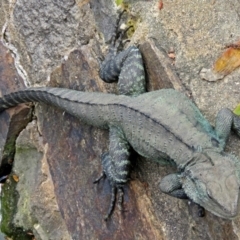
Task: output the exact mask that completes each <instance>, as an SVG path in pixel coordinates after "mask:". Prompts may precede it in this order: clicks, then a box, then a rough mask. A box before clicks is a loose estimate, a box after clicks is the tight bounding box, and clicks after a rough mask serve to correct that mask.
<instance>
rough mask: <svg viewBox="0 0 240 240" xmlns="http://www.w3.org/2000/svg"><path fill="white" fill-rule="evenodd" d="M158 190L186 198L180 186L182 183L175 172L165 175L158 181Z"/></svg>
mask: <svg viewBox="0 0 240 240" xmlns="http://www.w3.org/2000/svg"><path fill="white" fill-rule="evenodd" d="M159 187H160V190H161V191H162V192H164V193H166V194H168V195H170V196H172V197H176V198H180V199H188V197H187V195H186V193H185V192H184V190H183V188H182V183H181V181H180V178H179V176H178V174H177V173H172V174H169V175H167V176H165V177H164V178H163V179H162V181H161V182H160V186H159Z"/></svg>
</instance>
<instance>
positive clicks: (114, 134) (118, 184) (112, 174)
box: [94, 126, 130, 220]
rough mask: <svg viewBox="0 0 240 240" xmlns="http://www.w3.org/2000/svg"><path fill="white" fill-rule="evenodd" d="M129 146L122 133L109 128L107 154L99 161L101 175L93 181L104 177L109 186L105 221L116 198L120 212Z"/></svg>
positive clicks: (128, 162)
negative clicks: (108, 201)
mask: <svg viewBox="0 0 240 240" xmlns="http://www.w3.org/2000/svg"><path fill="white" fill-rule="evenodd" d="M129 148H130V147H129V144H128V142H127V141H126V140H125V137H124V135H123V133H122V131H121V130H120V129H119V128H117V127H114V126H112V127H111V128H110V146H109V152H106V153H104V154H102V156H101V161H102V167H103V174H102V175H101V176H100V177H99V178H98V179H97V180H95V182H94V183H97V182H99V181H100V180H101V179H102V178H103V177H106V178H107V180H108V181H109V183H110V186H111V201H110V205H109V208H108V212H107V215H106V217H105V218H104V219H105V220H107V219H109V217H110V215H111V214H112V212H113V210H114V207H115V203H116V198H117V204H118V206H119V208H120V210H122V203H123V186H124V185H125V184H126V183H127V181H128V180H129V172H130V161H129V160H128V159H129V155H130V153H129Z"/></svg>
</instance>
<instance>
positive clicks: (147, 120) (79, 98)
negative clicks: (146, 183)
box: [0, 17, 240, 220]
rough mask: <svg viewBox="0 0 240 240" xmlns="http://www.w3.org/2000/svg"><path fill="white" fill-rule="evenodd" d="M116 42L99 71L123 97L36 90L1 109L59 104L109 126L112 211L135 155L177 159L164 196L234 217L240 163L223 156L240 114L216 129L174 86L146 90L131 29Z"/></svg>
mask: <svg viewBox="0 0 240 240" xmlns="http://www.w3.org/2000/svg"><path fill="white" fill-rule="evenodd" d="M120 18H121V17H119V19H118V21H117V23H116V27H115V28H116V29H115V30H116V31H115V34H114V35H113V37H112V40H111V44H110V47H109V51H108V53H107V55H106V57H105V59H104V60H103V61H102V63H101V66H100V77H101V78H102V79H103V80H104V81H106V82H108V83H111V82H117V85H118V95H116V94H110V93H101V92H93V93H92V92H91V93H90V92H82V91H76V90H71V89H65V88H53V87H31V88H27V89H24V90H20V91H17V92H13V93H10V94H7V95H4V96H3V97H2V98H0V112H2V111H4V110H5V109H8V108H11V107H14V106H16V105H17V104H20V103H25V102H40V103H44V104H49V105H52V106H53V107H58V108H60V109H62V110H63V111H66V112H68V113H69V114H71V115H73V116H75V117H77V118H79V119H80V120H81V121H83V122H85V123H87V124H90V125H92V126H95V127H101V128H106V129H109V140H110V141H109V142H110V143H109V150H108V152H106V153H103V154H102V156H101V164H102V168H103V173H102V175H101V176H100V177H99V178H98V179H97V180H96V181H95V183H98V182H99V181H100V179H102V178H103V177H106V178H107V179H108V181H109V183H110V185H111V187H112V193H111V196H112V197H111V203H110V206H109V209H108V212H107V215H106V216H105V219H106V220H107V219H108V218H109V216H110V215H111V214H112V212H113V209H114V205H115V201H116V196H117V193H118V203H119V205H120V206H121V203H122V201H123V187H124V186H125V185H126V184H127V182H128V181H129V173H130V164H131V162H130V160H129V155H130V151H131V148H133V149H134V150H135V151H136V152H137V153H138V154H140V155H141V156H143V157H145V158H148V159H152V160H154V161H157V162H159V163H162V162H171V163H173V164H174V165H175V166H176V167H177V172H176V173H171V174H169V175H167V176H165V177H163V178H162V180H161V182H160V184H159V188H160V190H161V191H162V192H164V193H166V194H169V195H170V196H173V197H177V198H180V199H190V200H192V201H193V202H195V203H197V204H199V205H200V206H202V207H203V208H205V209H206V210H208V211H210V212H212V213H213V214H215V215H217V216H219V217H222V218H226V219H232V218H234V217H235V216H236V215H237V214H238V211H237V209H238V201H239V186H240V159H239V158H237V157H236V156H234V155H232V154H231V153H227V152H224V148H225V145H226V143H227V140H228V137H229V134H230V131H231V130H234V131H235V132H236V133H237V135H238V136H240V117H239V116H237V115H235V114H234V113H233V112H232V111H231V110H230V109H227V108H223V109H222V110H220V111H219V113H218V114H217V117H216V124H215V127H213V126H212V125H211V124H210V123H209V121H208V120H207V119H206V118H205V117H204V116H203V114H202V113H201V112H200V110H199V109H198V107H197V106H196V105H195V104H194V103H193V102H192V101H191V100H190V99H189V98H187V97H186V96H185V95H184V94H183V93H180V92H178V91H176V90H174V89H161V90H157V91H152V92H146V87H145V85H146V82H145V70H144V64H143V60H142V56H141V53H140V51H139V49H138V48H137V47H136V46H130V47H128V48H127V49H125V50H122V49H120V45H121V42H122V38H123V35H124V32H126V31H122V32H121V33H120V34H119V33H116V32H117V29H118V27H119V22H120Z"/></svg>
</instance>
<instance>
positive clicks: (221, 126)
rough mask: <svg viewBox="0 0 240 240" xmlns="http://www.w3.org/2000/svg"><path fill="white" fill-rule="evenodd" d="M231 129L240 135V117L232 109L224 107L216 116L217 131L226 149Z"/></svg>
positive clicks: (222, 145)
mask: <svg viewBox="0 0 240 240" xmlns="http://www.w3.org/2000/svg"><path fill="white" fill-rule="evenodd" d="M231 129H232V130H233V131H235V132H236V133H237V135H238V136H239V137H240V117H239V116H237V115H236V114H234V113H233V112H232V111H231V110H230V109H228V108H223V109H222V110H220V111H219V112H218V114H217V117H216V124H215V131H216V133H217V135H218V137H219V140H220V144H221V147H222V148H223V149H224V147H225V145H226V142H227V140H228V137H229V134H230V131H231Z"/></svg>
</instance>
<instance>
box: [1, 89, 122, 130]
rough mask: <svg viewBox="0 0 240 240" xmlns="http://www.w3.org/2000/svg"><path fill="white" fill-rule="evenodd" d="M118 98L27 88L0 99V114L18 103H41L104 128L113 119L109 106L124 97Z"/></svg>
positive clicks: (109, 95)
mask: <svg viewBox="0 0 240 240" xmlns="http://www.w3.org/2000/svg"><path fill="white" fill-rule="evenodd" d="M119 97H120V96H117V95H114V94H104V93H96V92H94V93H90V92H81V91H76V90H70V89H65V88H45V87H39V88H28V89H25V90H22V91H18V92H13V93H10V94H7V95H4V96H3V97H2V98H0V112H2V111H3V110H5V109H8V108H10V107H14V106H16V105H18V104H20V103H25V102H41V103H46V104H49V105H51V106H55V107H58V108H60V109H62V110H63V111H66V112H68V113H69V114H71V115H73V116H75V117H77V118H80V119H81V120H83V121H84V122H86V123H88V124H90V125H93V126H98V127H105V126H106V125H108V124H109V122H110V121H111V119H112V118H113V117H114V116H113V114H112V108H111V107H110V106H111V105H115V104H118V103H119V100H120V101H121V100H122V98H124V97H125V96H121V97H120V99H119ZM112 120H114V119H112Z"/></svg>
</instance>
